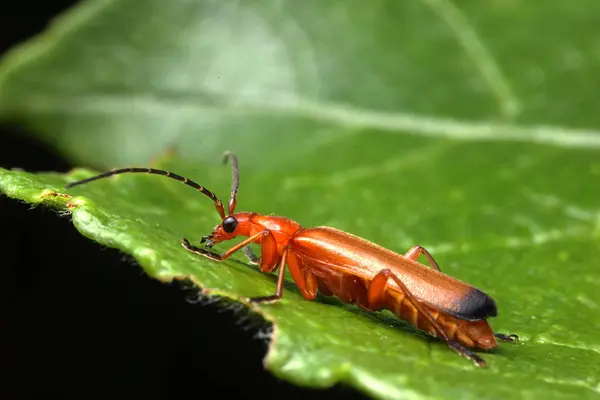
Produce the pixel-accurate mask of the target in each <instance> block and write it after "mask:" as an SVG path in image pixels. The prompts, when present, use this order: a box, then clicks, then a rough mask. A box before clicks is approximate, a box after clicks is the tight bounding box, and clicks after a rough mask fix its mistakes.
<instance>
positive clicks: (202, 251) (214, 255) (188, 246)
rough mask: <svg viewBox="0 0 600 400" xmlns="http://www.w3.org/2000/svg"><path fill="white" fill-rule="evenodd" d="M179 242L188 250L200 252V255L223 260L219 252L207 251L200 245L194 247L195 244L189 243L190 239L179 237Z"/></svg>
mask: <svg viewBox="0 0 600 400" xmlns="http://www.w3.org/2000/svg"><path fill="white" fill-rule="evenodd" d="M179 243H181V246H183V248H184V249H186V250H187V251H189V252H192V253H195V254H200V255H201V256H204V257H207V258H210V259H211V260H214V261H222V260H223V257H222V256H221V255H220V254H217V253H213V252H212V251H208V250H205V249H202V248H200V247H196V246H194V245H192V244H191V243H190V241H189V240H187V239H186V238H181V239H179Z"/></svg>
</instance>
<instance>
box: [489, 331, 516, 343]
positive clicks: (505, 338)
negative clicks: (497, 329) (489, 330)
mask: <svg viewBox="0 0 600 400" xmlns="http://www.w3.org/2000/svg"><path fill="white" fill-rule="evenodd" d="M494 336H496V337H497V338H498V339H500V340H503V341H505V342H511V343H514V342H518V341H519V337H518V336H517V335H514V334H512V335H506V334H504V333H494Z"/></svg>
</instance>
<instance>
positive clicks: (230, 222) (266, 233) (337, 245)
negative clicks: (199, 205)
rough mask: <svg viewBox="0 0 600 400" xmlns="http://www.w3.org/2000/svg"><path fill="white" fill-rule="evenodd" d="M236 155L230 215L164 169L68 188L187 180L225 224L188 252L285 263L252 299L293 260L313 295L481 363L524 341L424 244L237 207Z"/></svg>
mask: <svg viewBox="0 0 600 400" xmlns="http://www.w3.org/2000/svg"><path fill="white" fill-rule="evenodd" d="M228 159H229V160H231V162H232V166H233V183H232V188H231V196H230V198H229V204H228V213H227V214H226V213H225V209H224V207H223V203H222V202H221V200H219V198H218V197H217V196H216V195H215V194H214V193H213V192H211V191H210V190H208V189H206V188H205V187H203V186H201V185H199V184H197V183H195V182H193V181H192V180H190V179H188V178H185V177H182V176H180V175H177V174H174V173H172V172H168V171H164V170H159V169H153V168H122V169H116V170H112V171H108V172H105V173H103V174H100V175H96V176H93V177H90V178H87V179H83V180H80V181H77V182H72V183H69V184H68V185H66V187H67V188H70V187H73V186H77V185H81V184H84V183H88V182H91V181H95V180H97V179H102V178H107V177H110V176H114V175H118V174H124V173H148V174H156V175H162V176H166V177H168V178H171V179H174V180H177V181H180V182H183V183H184V184H186V185H187V186H191V187H192V188H194V189H196V190H198V191H199V192H201V193H202V194H204V195H206V196H208V197H209V198H210V199H211V200H212V201H213V203H214V205H215V207H216V209H217V212H218V213H219V216H220V218H221V223H219V224H218V225H216V226H215V227H214V229H213V231H212V233H211V234H210V235H208V236H203V237H202V239H201V241H200V243H204V244H205V247H206V248H200V247H196V246H193V245H192V244H190V242H189V241H188V240H187V239H185V238H182V239H180V243H181V245H182V246H183V247H184V248H185V249H186V250H187V251H190V252H192V253H195V254H199V255H201V256H204V257H207V258H209V259H211V260H213V261H224V260H226V259H228V258H229V257H230V256H231V255H232V254H234V253H235V252H236V251H238V250H240V249H243V252H244V254H245V255H246V257H247V258H248V259H249V260H250V262H251V263H252V264H255V265H259V266H260V270H261V271H262V272H265V273H270V272H273V271H276V270H277V269H279V273H278V278H277V288H276V290H275V293H274V294H272V295H268V296H261V297H251V298H248V299H247V300H248V301H250V302H253V303H272V302H276V301H277V300H280V299H281V298H282V296H283V282H284V271H285V268H286V267H287V268H288V269H289V271H290V274H291V276H292V278H293V280H294V282H295V284H296V286H297V287H298V289H299V290H300V293H301V294H302V296H303V297H304V298H305V299H307V300H314V299H315V298H316V296H317V292H320V293H323V294H324V295H326V296H335V297H337V298H339V299H340V300H341V301H343V302H346V303H350V304H355V305H357V306H359V307H360V308H362V309H365V310H367V311H372V312H375V311H379V310H382V309H388V310H390V311H392V312H393V313H394V314H395V315H396V316H397V317H399V318H400V319H402V320H405V321H407V322H409V323H410V324H412V325H413V326H415V327H416V328H417V329H419V330H421V331H424V332H426V333H428V334H430V335H431V336H433V337H437V338H439V339H441V340H443V341H445V342H446V343H447V344H448V346H449V347H450V348H451V349H452V350H454V351H456V352H457V353H458V354H460V355H462V356H464V357H466V358H468V359H470V360H471V361H472V362H473V363H474V364H475V365H477V366H485V365H486V362H485V360H483V359H482V358H481V357H479V356H478V355H477V354H475V353H474V352H473V351H471V349H480V350H490V349H492V348H495V347H496V346H497V342H496V339H499V340H502V341H506V342H515V341H517V340H518V337H517V335H506V334H502V333H494V332H493V330H492V328H491V327H490V325H489V324H488V322H487V318H489V317H495V316H496V315H497V309H496V303H495V302H494V300H493V299H492V298H491V297H490V296H488V295H487V294H485V293H483V292H482V291H480V290H479V289H476V288H474V287H472V286H470V285H468V284H466V283H463V282H461V281H459V280H457V279H455V278H453V277H451V276H449V275H446V274H444V273H443V272H441V270H440V267H439V266H438V264H437V262H436V261H435V260H434V258H433V256H432V255H431V254H430V253H429V252H428V251H427V250H426V249H425V248H423V247H421V246H419V245H416V246H413V247H412V248H411V249H410V250H409V251H408V252H406V253H405V254H404V255H401V254H397V253H394V252H393V251H391V250H388V249H386V248H383V247H381V246H379V245H377V244H374V243H372V242H369V241H367V240H365V239H362V238H360V237H357V236H354V235H352V234H349V233H346V232H343V231H340V230H338V229H335V228H331V227H326V226H320V227H316V228H303V227H302V226H300V224H298V223H297V222H295V221H293V220H291V219H289V218H285V217H279V216H271V215H269V216H267V215H260V214H258V213H254V212H235V207H236V204H237V193H238V187H239V172H238V160H237V157H236V156H235V155H234V154H232V153H230V152H226V153H225V158H224V162H227V160H228ZM237 236H242V237H246V239H245V240H243V241H242V242H240V243H239V244H236V245H235V246H233V247H231V248H230V249H229V250H227V251H225V252H224V253H222V254H217V253H214V252H212V251H210V250H208V249H210V248H212V247H213V246H214V245H215V244H217V243H221V242H224V241H227V240H231V239H233V238H235V237H237ZM251 243H256V244H258V245H260V246H261V256H260V257H257V256H256V255H254V253H253V252H252V250H251V249H250V248H249V247H247V246H248V245H249V244H251ZM420 255H424V256H425V257H426V258H427V259H428V261H429V264H430V265H431V267H429V268H428V267H427V266H425V265H423V264H421V263H419V262H418V261H417V259H418V257H419V256H420Z"/></svg>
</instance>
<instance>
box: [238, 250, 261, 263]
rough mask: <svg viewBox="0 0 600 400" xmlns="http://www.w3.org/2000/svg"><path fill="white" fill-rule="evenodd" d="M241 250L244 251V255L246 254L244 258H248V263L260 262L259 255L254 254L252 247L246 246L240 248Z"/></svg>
mask: <svg viewBox="0 0 600 400" xmlns="http://www.w3.org/2000/svg"><path fill="white" fill-rule="evenodd" d="M242 251H243V252H244V255H245V256H246V258H247V259H248V262H249V263H250V264H254V265H258V264H260V257H259V256H257V255H256V254H254V252H253V251H252V249H251V248H250V247H248V246H246V247H244V248H243V249H242Z"/></svg>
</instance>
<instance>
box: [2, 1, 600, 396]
mask: <svg viewBox="0 0 600 400" xmlns="http://www.w3.org/2000/svg"><path fill="white" fill-rule="evenodd" d="M594 11H600V5H599V4H598V3H597V2H592V1H591V0H586V1H584V2H583V3H581V2H580V3H578V6H572V5H570V4H569V3H567V2H563V1H560V0H549V1H547V2H544V3H543V5H538V4H533V3H530V2H524V1H513V2H502V3H500V2H498V3H497V4H496V3H489V4H485V5H483V4H481V3H480V2H461V5H460V8H459V7H458V6H457V5H455V4H454V3H451V2H447V1H437V0H426V1H422V2H397V1H392V0H388V1H384V0H378V1H372V2H370V3H369V7H368V8H365V7H364V2H358V1H348V2H344V3H342V2H331V1H330V2H316V1H305V2H293V1H279V2H273V1H266V0H264V1H259V2H251V3H240V2H235V3H218V2H216V3H215V2H209V1H196V2H184V1H171V2H163V1H158V0H153V1H146V2H143V5H142V3H139V4H136V3H133V2H125V1H118V0H110V1H109V0H104V1H101V0H97V1H88V2H87V3H84V4H83V5H82V6H81V7H78V8H77V9H75V10H74V11H73V12H71V13H69V14H68V15H66V16H64V17H63V18H62V19H61V20H60V21H57V22H56V23H55V24H54V26H53V27H52V28H51V29H50V30H49V31H48V32H47V33H45V34H44V35H43V36H41V37H39V38H37V39H36V40H35V41H33V42H31V43H30V44H28V45H26V46H24V47H22V48H19V49H16V50H15V51H14V52H13V53H12V54H10V55H9V56H8V57H7V58H6V59H5V60H4V62H3V64H2V65H1V66H0V117H2V118H3V119H4V120H10V121H14V122H16V123H19V124H22V125H24V126H27V127H29V128H30V129H32V130H34V131H36V132H38V133H39V135H40V136H39V137H40V139H41V140H44V141H46V142H47V143H49V144H51V145H52V146H53V147H55V148H56V149H58V150H59V151H61V152H62V154H65V155H66V156H68V157H69V158H70V159H71V160H73V161H74V162H76V163H78V164H79V165H82V166H86V167H90V166H91V167H96V168H108V167H113V166H118V165H124V164H144V165H145V164H149V163H151V159H152V158H154V157H155V156H156V155H158V154H160V153H161V152H162V151H164V150H165V149H166V148H167V147H169V146H171V147H175V148H176V150H177V151H176V152H177V155H178V156H177V157H174V158H168V159H164V158H163V159H161V160H160V164H161V165H163V166H164V167H167V168H169V169H171V170H173V171H174V172H177V173H179V174H182V175H189V176H190V177H191V178H192V179H194V180H196V181H198V182H199V183H201V184H203V185H206V186H207V187H208V188H210V189H211V190H214V191H216V192H217V193H219V194H220V197H223V198H225V197H226V194H227V192H228V190H229V184H230V183H229V180H230V174H231V172H230V171H229V169H228V168H225V167H223V166H222V165H220V161H221V159H220V157H221V152H222V151H223V150H225V149H229V150H234V151H235V152H236V153H238V155H239V156H240V164H241V165H240V167H241V188H240V197H239V202H238V204H239V206H238V208H239V209H240V210H250V211H256V212H261V213H265V214H269V213H275V214H279V215H285V216H288V217H290V218H292V219H294V220H297V221H298V222H300V223H301V224H303V225H304V226H315V225H331V226H335V227H337V228H340V229H343V230H346V231H349V232H352V233H355V234H358V235H360V236H363V237H365V238H367V239H369V240H372V241H374V242H376V243H379V244H381V245H383V246H386V247H388V248H391V249H393V250H396V251H398V252H405V251H406V250H408V248H410V247H411V246H412V245H414V244H417V243H418V244H421V245H423V246H425V247H427V248H428V249H429V250H430V251H432V253H433V255H434V257H435V258H436V260H437V261H438V263H439V264H440V266H441V268H442V270H443V271H445V272H446V273H448V274H450V275H452V276H456V277H457V278H459V279H461V280H464V281H466V282H468V283H470V284H472V285H474V286H476V287H478V288H481V289H482V290H484V291H486V292H487V293H489V294H490V295H492V296H493V297H494V299H495V300H496V302H497V304H498V307H499V316H498V317H497V318H495V319H493V320H491V324H492V326H493V327H494V329H496V330H497V331H499V332H506V333H516V334H518V335H519V336H520V337H521V339H522V343H521V344H517V345H508V344H501V345H500V347H499V349H497V350H496V351H492V352H490V353H489V354H482V356H483V357H484V358H485V359H486V360H487V361H488V363H489V366H488V368H486V369H478V368H476V367H474V366H473V365H471V364H470V363H469V362H468V361H467V360H465V359H463V358H460V357H458V356H457V355H456V354H455V353H453V352H452V351H451V350H449V349H448V348H447V346H445V345H444V344H443V343H442V342H440V341H436V340H430V339H428V338H426V337H425V336H423V335H420V334H417V333H415V332H414V330H412V329H411V328H410V327H409V326H408V325H407V324H406V323H403V322H400V321H397V320H396V319H395V318H393V317H392V316H391V315H390V314H389V313H388V312H383V313H377V314H368V313H365V312H363V311H359V310H357V309H356V308H354V307H351V306H344V305H342V304H340V303H339V302H336V301H332V300H327V299H324V298H319V299H318V300H317V301H314V302H308V301H305V300H303V299H302V297H301V296H300V294H299V292H298V291H297V289H295V287H294V286H293V285H292V284H291V282H288V284H287V285H286V288H285V297H284V300H283V301H282V302H281V303H280V304H275V305H265V306H261V307H260V308H257V309H256V311H257V312H259V313H260V314H261V315H263V316H264V317H265V318H266V319H267V320H269V321H271V322H273V323H274V324H275V335H274V340H273V343H272V345H271V347H270V351H269V353H268V354H267V357H266V366H267V368H268V369H269V370H270V371H272V372H273V373H274V374H276V375H277V376H279V377H281V378H283V379H286V380H289V381H292V382H295V383H297V384H299V385H306V386H315V387H325V386H330V385H332V384H334V383H336V382H345V383H348V384H350V385H352V386H355V387H357V388H358V389H360V390H362V391H363V392H365V393H368V394H370V395H372V396H374V397H376V398H382V399H383V398H394V399H395V398H418V399H422V398H423V399H424V398H440V399H441V398H448V399H455V398H461V399H470V398H473V399H475V398H512V397H515V393H516V392H518V397H522V398H528V397H529V398H548V399H563V398H565V399H566V398H577V399H581V398H597V397H598V392H599V391H600V381H599V378H598V377H599V376H600V336H599V335H598V331H600V319H599V318H598V310H599V308H600V303H599V301H598V295H597V292H598V288H599V282H600V271H599V270H598V267H597V265H596V263H595V261H594V260H596V259H597V258H598V256H600V247H599V242H600V241H599V238H600V228H599V227H600V212H599V208H598V190H597V188H598V182H599V181H600V180H599V178H600V177H599V175H600V161H598V160H600V158H599V155H600V154H599V153H600V150H599V148H600V132H599V131H598V129H599V128H600V115H598V113H596V112H595V111H596V104H597V94H596V92H597V91H596V90H595V87H594V85H592V84H590V78H591V77H593V76H595V72H596V70H595V63H596V62H597V43H596V37H597V33H598V29H599V28H598V27H597V23H596V21H595V19H594V15H596V14H597V13H595V12H594ZM574 21H577V23H576V26H577V28H578V29H577V30H573V29H572V26H573V23H574ZM91 173H92V171H88V170H81V169H78V170H76V171H74V172H73V173H72V174H69V175H67V176H62V175H59V174H49V173H43V174H42V173H40V174H32V173H28V172H22V171H7V170H0V190H1V191H2V192H4V193H6V194H7V195H8V196H10V197H14V198H16V199H21V200H25V201H27V202H29V203H32V204H40V203H41V204H47V205H49V206H51V207H54V208H56V209H58V210H70V211H72V213H73V214H72V218H73V223H74V224H75V226H76V227H77V229H78V230H79V231H80V232H81V233H82V234H84V235H86V236H88V237H89V238H91V239H93V240H96V241H98V242H99V243H101V244H102V245H105V246H110V247H115V248H118V249H121V250H122V251H124V252H126V253H128V254H131V255H133V256H134V257H135V258H136V259H137V260H138V262H139V263H140V265H141V266H142V268H144V269H145V270H146V271H147V272H148V273H149V274H150V275H151V276H153V277H155V278H157V279H162V280H169V279H172V278H184V277H187V278H190V279H192V280H194V281H195V282H196V283H197V284H198V285H199V286H200V287H202V288H206V289H207V290H208V291H209V292H210V293H212V294H215V295H221V296H226V297H230V298H233V299H238V298H239V297H240V296H254V295H267V294H271V293H273V291H274V284H275V277H274V276H269V275H265V274H262V273H260V272H259V271H258V270H257V268H256V267H252V266H248V265H246V262H245V260H244V258H243V256H242V255H236V256H234V260H231V261H227V262H224V263H222V264H215V263H213V262H210V261H208V260H205V259H202V258H199V257H194V256H193V255H191V254H189V253H187V252H185V250H183V249H182V248H181V247H180V245H179V244H178V239H179V238H180V237H182V236H183V237H187V238H189V239H191V240H193V241H197V240H198V239H199V238H200V236H202V235H205V234H208V233H209V232H210V229H211V228H212V227H213V226H214V225H215V224H216V223H217V222H218V219H217V215H216V213H215V212H214V208H213V206H212V204H211V203H210V201H208V200H207V199H206V198H205V197H203V196H201V195H199V194H197V193H194V191H193V190H191V189H189V188H186V187H183V185H181V184H178V183H177V182H171V181H168V180H166V179H165V178H161V177H156V176H135V175H132V176H122V177H118V178H113V179H110V180H106V181H103V182H102V181H100V182H94V183H90V184H89V185H87V186H83V187H80V188H74V189H72V190H69V191H68V192H67V191H65V190H64V189H63V186H64V184H65V183H66V182H67V181H70V180H74V179H77V178H81V177H85V176H88V175H89V174H91ZM49 193H58V194H68V196H75V197H73V198H70V197H61V196H48V195H47V194H49ZM42 194H46V196H45V197H43V198H40V196H41V195H42ZM226 248H227V246H225V245H220V246H218V250H220V251H223V250H224V249H226ZM213 329H218V327H213Z"/></svg>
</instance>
